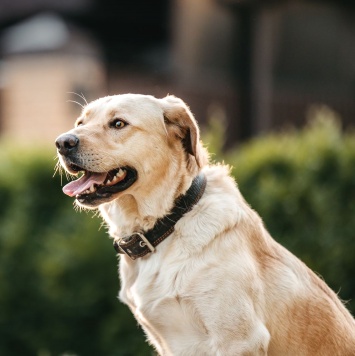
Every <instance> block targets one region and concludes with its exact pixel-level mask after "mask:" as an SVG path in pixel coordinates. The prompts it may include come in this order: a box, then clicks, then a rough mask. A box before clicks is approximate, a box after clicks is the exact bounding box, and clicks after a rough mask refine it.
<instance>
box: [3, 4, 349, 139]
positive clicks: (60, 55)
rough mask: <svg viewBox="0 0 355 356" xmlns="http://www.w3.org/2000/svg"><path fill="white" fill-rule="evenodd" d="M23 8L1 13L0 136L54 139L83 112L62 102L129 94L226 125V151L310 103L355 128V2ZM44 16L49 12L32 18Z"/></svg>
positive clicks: (298, 116)
mask: <svg viewBox="0 0 355 356" xmlns="http://www.w3.org/2000/svg"><path fill="white" fill-rule="evenodd" d="M0 1H1V0H0ZM3 1H4V0H3ZM21 4H22V2H21V1H20V0H13V1H12V2H11V3H10V2H6V3H4V4H3V9H4V10H6V11H1V13H0V38H1V43H2V51H1V60H2V62H1V63H2V65H1V67H0V71H1V72H0V75H1V78H2V79H1V83H2V89H1V94H0V112H1V114H0V135H3V136H4V135H10V136H11V135H16V137H19V138H21V139H22V138H23V137H28V138H30V137H41V136H42V137H43V135H41V132H47V133H48V135H47V134H45V136H46V137H47V138H48V139H50V140H52V137H53V136H55V135H54V132H55V133H59V132H61V131H63V130H67V129H68V128H70V127H71V125H72V123H73V121H74V118H75V117H76V116H77V115H78V113H79V112H80V107H79V106H74V104H72V103H68V102H67V100H74V101H79V102H80V100H81V99H80V98H79V97H77V98H75V95H74V94H68V93H69V92H76V93H78V94H80V93H83V94H84V95H85V97H86V98H87V99H88V100H93V99H95V98H97V97H98V96H101V95H106V94H120V93H126V92H135V93H143V94H153V95H156V96H164V95H166V94H168V93H169V94H175V95H177V96H180V97H181V98H182V99H184V100H185V101H186V102H187V103H188V104H189V105H190V106H191V109H192V111H193V112H194V113H195V115H196V117H197V118H198V120H199V122H200V123H201V124H204V123H205V122H206V120H208V118H210V117H217V118H219V119H221V120H224V122H225V124H226V125H227V126H228V130H227V135H228V137H227V140H228V142H227V144H234V143H235V142H237V141H239V140H241V139H245V138H248V137H250V136H252V135H255V134H258V133H260V132H265V131H268V130H272V129H279V128H282V127H284V126H289V125H290V124H292V125H303V124H304V123H305V121H306V116H307V115H306V114H307V110H308V109H309V107H310V106H312V105H314V104H326V105H328V106H330V107H332V108H333V109H334V110H335V111H337V112H339V114H340V115H341V117H342V119H343V123H344V126H349V125H352V124H353V123H354V115H355V101H354V96H355V21H354V17H355V4H353V3H352V2H349V1H346V0H340V1H332V0H329V1H324V2H319V1H311V0H309V1H300V0H299V1H298V0H294V1H286V0H263V1H262V0H154V1H150V2H147V1H144V0H135V1H127V2H118V1H115V0H100V1H98V0H76V1H69V0H66V1H60V2H59V0H36V1H33V2H27V3H26V6H22V5H23V4H22V5H21ZM20 5H21V6H20ZM0 6H1V5H0ZM43 10H47V11H48V10H51V11H52V14H51V15H48V13H47V14H46V15H39V14H40V13H41V11H43ZM53 14H55V15H53ZM50 21H51V22H50ZM41 23H42V25H41ZM40 26H42V27H40ZM40 28H41V29H40ZM44 34H45V35H46V36H44ZM51 36H52V37H51ZM81 103H82V102H81ZM24 117H25V120H24ZM19 127H21V128H22V131H21V130H20V128H19ZM50 132H52V133H50ZM49 133H50V134H49Z"/></svg>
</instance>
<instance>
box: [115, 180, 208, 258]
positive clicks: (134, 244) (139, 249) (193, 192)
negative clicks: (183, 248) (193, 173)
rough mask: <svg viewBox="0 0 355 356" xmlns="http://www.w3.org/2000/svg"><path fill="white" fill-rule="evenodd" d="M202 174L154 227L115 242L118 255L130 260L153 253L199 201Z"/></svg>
mask: <svg viewBox="0 0 355 356" xmlns="http://www.w3.org/2000/svg"><path fill="white" fill-rule="evenodd" d="M206 183H207V180H206V177H205V175H204V174H203V173H201V174H199V175H198V176H197V177H195V178H194V180H193V181H192V184H191V186H190V188H189V189H188V190H187V192H186V194H185V195H182V196H180V197H179V198H177V199H176V201H175V205H174V207H173V209H172V210H171V213H170V214H169V215H165V216H164V217H162V218H161V219H159V220H157V222H156V223H155V225H154V227H153V228H152V229H150V230H148V231H145V232H136V233H134V234H132V235H130V236H125V237H123V238H121V239H119V240H118V241H115V242H114V244H113V247H114V248H115V250H116V251H117V252H118V253H121V254H126V255H128V256H129V257H130V258H131V259H132V260H135V259H136V258H138V257H143V256H145V255H146V254H148V253H150V252H154V251H155V246H157V245H158V244H159V243H160V242H162V241H163V240H165V239H166V238H167V237H168V236H169V235H170V234H171V233H172V232H173V231H174V226H175V224H176V223H177V222H178V220H179V219H180V218H181V217H182V216H183V215H184V214H186V213H187V212H189V211H190V210H191V209H192V208H193V206H194V205H195V204H196V203H197V202H198V201H199V200H200V198H201V197H202V194H203V193H204V191H205V188H206Z"/></svg>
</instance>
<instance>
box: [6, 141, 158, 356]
mask: <svg viewBox="0 0 355 356" xmlns="http://www.w3.org/2000/svg"><path fill="white" fill-rule="evenodd" d="M0 151H1V153H0V162H1V164H0V200H1V204H0V355H6V356H12V355H14V356H15V355H16V356H17V355H26V356H27V355H39V356H49V355H61V354H64V353H66V354H77V355H85V356H86V355H100V356H101V355H104V356H106V355H149V354H150V353H151V351H150V348H149V346H147V344H146V343H145V340H144V336H143V333H142V331H141V330H140V329H139V328H138V326H137V323H136V321H135V320H134V318H133V316H132V315H131V313H130V312H129V310H128V308H127V307H126V306H124V305H123V304H121V303H120V302H119V301H118V300H117V293H118V289H119V281H118V275H117V259H116V256H115V251H114V249H113V247H112V242H111V241H110V240H109V239H108V237H107V234H106V232H105V229H104V228H101V229H100V225H101V220H100V219H98V218H93V216H92V213H85V212H82V213H76V212H75V211H73V206H72V199H70V198H68V197H66V196H64V194H63V193H62V192H61V188H60V185H61V184H60V177H59V175H57V176H56V177H54V178H52V176H53V172H54V171H53V167H54V163H55V162H54V161H53V158H52V157H53V156H54V154H55V152H54V149H50V150H48V148H46V149H42V150H37V151H36V152H32V151H31V152H29V151H28V150H25V149H22V150H21V149H11V147H9V146H8V145H2V146H1V150H0ZM45 152H49V153H45Z"/></svg>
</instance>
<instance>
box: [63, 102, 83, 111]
mask: <svg viewBox="0 0 355 356" xmlns="http://www.w3.org/2000/svg"><path fill="white" fill-rule="evenodd" d="M67 103H75V104H78V105H79V106H81V108H82V109H84V105H82V104H80V103H78V102H77V101H75V100H67Z"/></svg>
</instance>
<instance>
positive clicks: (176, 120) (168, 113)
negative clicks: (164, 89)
mask: <svg viewBox="0 0 355 356" xmlns="http://www.w3.org/2000/svg"><path fill="white" fill-rule="evenodd" d="M161 102H162V103H163V111H164V121H165V124H166V125H167V129H168V131H169V127H173V132H174V134H175V135H176V136H177V137H179V139H180V140H181V142H182V144H183V147H184V149H185V151H186V152H187V153H189V154H190V155H192V156H194V157H195V160H196V163H197V165H198V167H199V168H201V167H202V166H203V165H204V164H206V163H207V156H206V152H205V150H204V148H203V147H202V144H201V143H200V130H199V128H198V126H197V123H196V120H195V118H194V116H193V115H192V113H191V111H190V109H189V107H188V106H187V105H186V104H185V103H184V102H183V101H182V100H181V99H179V98H177V97H175V96H173V95H168V96H167V97H165V98H163V99H161Z"/></svg>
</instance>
